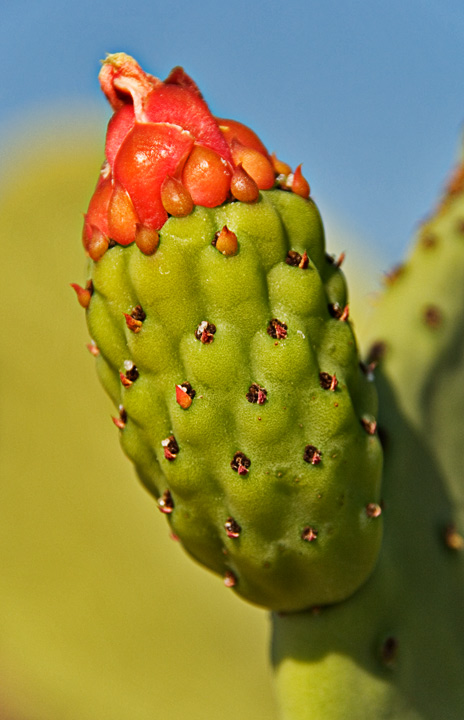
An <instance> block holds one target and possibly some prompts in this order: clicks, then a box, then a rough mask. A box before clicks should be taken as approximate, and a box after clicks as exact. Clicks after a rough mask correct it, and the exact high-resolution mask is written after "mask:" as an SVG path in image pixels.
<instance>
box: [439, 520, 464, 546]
mask: <svg viewBox="0 0 464 720" xmlns="http://www.w3.org/2000/svg"><path fill="white" fill-rule="evenodd" d="M444 536H445V543H446V546H447V547H449V549H450V550H463V549H464V538H463V537H462V535H461V534H460V533H458V531H457V529H456V526H455V525H453V524H450V525H448V526H447V527H446V528H445V533H444Z"/></svg>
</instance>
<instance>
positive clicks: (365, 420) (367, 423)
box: [361, 415, 377, 435]
mask: <svg viewBox="0 0 464 720" xmlns="http://www.w3.org/2000/svg"><path fill="white" fill-rule="evenodd" d="M361 425H362V426H363V428H364V430H365V431H366V432H367V434H368V435H375V432H376V430H377V420H375V418H373V417H372V416H371V415H365V416H364V417H362V418H361Z"/></svg>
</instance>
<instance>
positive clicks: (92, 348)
mask: <svg viewBox="0 0 464 720" xmlns="http://www.w3.org/2000/svg"><path fill="white" fill-rule="evenodd" d="M87 350H88V351H89V353H90V354H91V355H93V356H94V357H98V356H99V355H100V350H99V349H98V348H97V346H96V345H95V343H94V342H91V343H88V344H87Z"/></svg>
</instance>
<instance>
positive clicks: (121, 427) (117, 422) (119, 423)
mask: <svg viewBox="0 0 464 720" xmlns="http://www.w3.org/2000/svg"><path fill="white" fill-rule="evenodd" d="M111 419H112V421H113V422H114V424H115V425H116V427H117V428H119V430H124V428H125V427H126V423H125V422H124V420H121V418H118V417H111Z"/></svg>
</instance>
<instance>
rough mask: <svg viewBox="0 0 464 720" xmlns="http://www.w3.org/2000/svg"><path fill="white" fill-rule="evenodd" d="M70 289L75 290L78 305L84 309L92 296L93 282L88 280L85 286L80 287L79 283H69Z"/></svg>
mask: <svg viewBox="0 0 464 720" xmlns="http://www.w3.org/2000/svg"><path fill="white" fill-rule="evenodd" d="M70 285H71V287H72V289H73V290H74V291H75V293H76V295H77V300H78V302H79V305H80V306H81V307H83V308H84V310H86V309H87V308H88V307H89V304H90V300H91V298H92V294H93V283H92V281H91V280H89V281H88V283H87V285H86V286H85V288H83V287H81V286H80V285H77V283H70Z"/></svg>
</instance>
